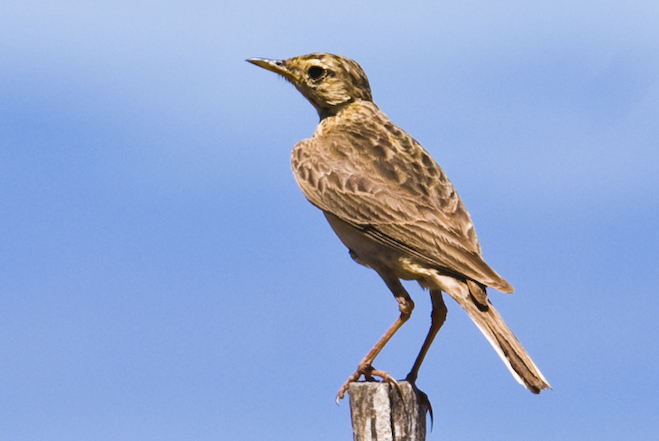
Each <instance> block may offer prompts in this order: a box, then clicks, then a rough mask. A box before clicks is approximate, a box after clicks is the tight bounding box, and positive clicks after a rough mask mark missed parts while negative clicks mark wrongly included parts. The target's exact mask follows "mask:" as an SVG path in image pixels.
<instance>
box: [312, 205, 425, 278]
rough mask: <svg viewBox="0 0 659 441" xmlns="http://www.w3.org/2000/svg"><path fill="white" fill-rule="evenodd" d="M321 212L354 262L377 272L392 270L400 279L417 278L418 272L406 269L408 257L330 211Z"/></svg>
mask: <svg viewBox="0 0 659 441" xmlns="http://www.w3.org/2000/svg"><path fill="white" fill-rule="evenodd" d="M323 213H324V214H325V217H326V218H327V221H328V222H329V224H330V226H331V227H332V229H333V230H334V232H335V233H336V235H337V236H339V239H341V242H343V244H344V245H345V246H346V247H348V249H349V250H350V256H351V257H352V258H353V259H354V260H355V262H357V263H359V264H361V265H364V266H367V267H369V268H373V269H374V270H376V271H378V272H381V271H383V270H385V271H387V272H392V273H394V274H395V275H396V277H398V278H400V279H406V280H417V279H419V274H416V273H413V272H410V271H409V270H408V266H409V265H408V263H409V260H410V259H409V258H408V257H406V256H403V255H402V254H401V253H400V251H398V250H395V249H393V248H391V247H389V246H387V245H385V244H383V243H380V242H378V241H376V240H374V239H372V238H371V237H369V236H367V235H366V234H364V232H363V231H361V230H359V229H358V228H355V227H354V226H352V225H350V224H349V223H347V222H345V221H343V220H341V219H339V218H338V217H336V216H335V215H333V214H332V213H329V212H327V211H324V212H323Z"/></svg>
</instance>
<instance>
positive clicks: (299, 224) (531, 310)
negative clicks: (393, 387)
mask: <svg viewBox="0 0 659 441" xmlns="http://www.w3.org/2000/svg"><path fill="white" fill-rule="evenodd" d="M657 23H659V4H657V2H654V1H630V2H612V1H603V2H602V1H600V2H594V1H578V0H577V1H570V2H567V1H551V2H549V1H540V2H531V3H529V2H522V1H504V2H485V1H466V2H465V1H446V2H430V1H426V2H413V1H412V2H392V1H386V2H379V3H377V2H370V3H366V2H349V1H337V2H325V3H322V2H321V3H309V2H296V1H287V2H286V1H285V2H267V1H262V2H259V1H250V0H246V1H242V2H238V1H235V2H227V1H224V2H211V1H201V0H200V1H188V2H175V1H174V2H154V1H144V2H128V1H119V2H83V1H60V2H45V1H31V0H26V1H15V0H8V1H3V2H2V3H1V4H0V59H1V60H2V62H1V63H0V103H1V104H0V415H1V417H0V439H2V440H13V441H22V440H49V441H59V440H62V441H64V440H66V441H71V440H81V441H82V440H85V441H87V440H95V441H105V440H107V441H124V440H126V441H128V440H135V441H142V440H158V441H175V440H248V441H249V440H274V441H278V440H282V441H284V440H286V441H288V440H297V439H300V440H309V439H313V440H317V441H325V440H349V439H351V437H352V431H351V427H350V411H349V406H348V402H347V400H344V401H343V402H342V403H341V405H340V406H336V405H335V404H334V398H335V394H336V392H337V391H338V389H339V387H340V386H341V384H342V383H343V381H345V379H346V378H347V377H348V375H350V374H351V373H352V372H353V371H354V370H355V368H356V367H357V364H358V362H359V361H360V360H361V358H362V357H363V355H364V354H365V353H366V352H367V351H368V349H370V347H371V346H372V345H373V343H374V342H375V341H376V340H377V339H378V338H379V337H380V335H381V334H382V333H383V332H384V330H385V329H386V328H387V327H388V326H389V325H390V324H391V323H392V322H393V320H394V319H395V318H396V317H397V315H398V308H397V303H396V301H395V299H394V298H393V296H392V295H391V293H390V292H389V291H388V290H387V288H386V286H385V285H384V283H382V281H381V280H380V279H379V277H378V276H377V274H375V272H373V271H372V270H368V269H366V268H363V267H360V266H359V265H357V264H355V263H354V262H353V261H352V260H351V259H350V257H349V256H348V251H347V249H345V247H344V246H343V245H342V244H341V243H340V242H339V240H338V239H337V238H336V237H335V236H334V233H333V232H332V231H331V229H330V227H329V226H328V225H327V223H326V221H325V219H324V217H323V216H322V213H321V212H320V211H318V210H317V209H316V208H315V207H313V206H312V205H311V204H309V203H308V202H307V201H306V200H305V199H304V196H303V195H302V193H301V192H300V191H299V189H298V188H297V185H296V183H295V181H294V179H293V176H292V174H291V171H290V151H291V150H292V148H293V146H294V145H295V143H297V142H298V141H300V140H301V139H304V138H308V137H310V136H311V135H312V134H313V131H314V128H315V126H316V124H317V122H318V115H317V114H316V112H315V110H314V109H313V107H312V106H311V105H310V104H309V103H308V102H307V101H306V100H305V99H304V98H303V97H302V96H301V95H300V94H299V93H298V92H297V91H296V90H295V88H294V87H292V86H291V85H290V84H288V83H287V82H285V81H283V80H281V79H279V78H277V76H276V75H274V74H273V73H270V72H267V71H265V70H263V69H259V68H257V67H256V66H253V65H250V64H249V63H246V62H245V59H246V58H251V57H266V58H288V57H292V56H296V55H302V54H306V53H310V52H318V51H322V52H332V53H337V54H340V55H344V56H347V57H350V58H352V59H354V60H356V61H357V62H359V63H360V65H361V66H362V67H363V68H364V70H365V71H366V73H367V75H368V77H369V80H370V83H371V89H372V91H373V96H374V99H375V102H376V103H377V104H378V105H379V106H380V108H381V109H382V110H383V111H384V112H385V113H386V114H387V115H388V116H389V117H390V118H391V119H392V120H393V121H394V122H395V123H396V124H398V125H399V126H400V127H402V128H403V129H404V130H406V131H407V132H409V133H410V134H411V135H412V136H413V137H414V138H415V139H417V140H418V141H419V142H420V143H421V144H422V145H423V146H424V147H425V148H426V149H427V150H428V151H429V152H430V153H431V154H432V156H433V157H434V158H435V160H436V161H437V162H438V163H439V164H440V166H441V167H442V168H443V169H444V171H445V172H446V173H447V175H448V176H449V178H450V179H451V181H452V182H453V184H454V185H455V187H456V188H457V190H458V192H459V193H460V196H461V198H462V200H463V201H464V203H465V205H466V206H467V208H468V209H469V211H470V213H471V216H472V219H473V221H474V224H475V226H476V230H477V232H478V235H479V238H480V242H481V246H482V249H483V254H484V257H485V260H486V261H487V262H488V264H490V265H491V266H492V267H493V268H494V269H495V270H496V271H497V272H499V273H500V274H501V275H502V276H503V277H505V278H506V280H508V281H509V282H510V283H511V284H512V285H513V286H514V287H515V294H513V295H508V294H501V293H498V292H496V291H494V290H492V291H491V292H490V298H491V300H492V302H493V303H494V305H495V306H496V307H497V309H498V310H499V311H500V312H501V314H502V315H503V317H504V318H505V320H506V322H507V323H508V324H509V325H510V327H511V328H512V330H513V331H514V332H515V334H516V335H517V337H518V338H519V339H520V341H521V342H522V343H523V345H524V346H525V347H526V349H527V350H528V351H529V353H530V354H531V356H532V357H533V359H534V360H535V362H536V363H537V364H538V366H539V367H540V368H541V370H542V371H543V373H544V374H545V376H546V377H547V379H548V380H549V382H550V383H551V385H552V387H553V390H550V391H545V392H543V393H542V394H540V395H539V396H536V395H533V394H531V393H530V392H528V391H527V390H525V389H524V388H523V387H521V386H520V385H518V384H517V382H516V381H515V380H514V379H513V378H512V376H511V375H510V374H509V372H508V371H507V369H506V367H505V366H504V364H503V363H502V362H501V361H500V360H499V357H498V356H497V355H496V353H495V352H494V351H493V350H492V348H491V347H490V345H489V344H488V343H487V341H486V340H485V339H484V338H483V337H482V335H481V334H480V332H479V331H478V329H477V328H476V327H475V326H474V325H473V323H472V322H471V321H470V320H469V318H468V317H467V315H466V314H465V313H464V311H462V310H461V309H460V307H459V306H458V305H457V304H456V303H455V302H453V301H452V300H449V299H447V306H448V309H449V312H448V318H447V321H446V323H445V325H444V327H443V328H442V330H441V331H440V333H439V335H438V337H437V339H436V341H435V344H434V345H433V347H432V348H431V350H430V352H429V354H428V356H427V358H426V361H425V363H424V365H423V366H422V368H421V371H420V375H419V380H418V383H417V384H418V386H419V388H420V389H422V390H423V391H424V392H426V393H427V394H428V396H429V397H430V400H431V402H432V405H433V410H434V415H435V422H434V428H433V431H432V432H430V433H429V434H428V440H461V441H465V440H483V439H488V440H506V441H510V440H524V441H526V440H536V441H544V440H559V439H560V440H591V439H592V440H597V441H608V440H610V441H618V440H622V439H630V440H632V439H633V440H655V439H656V437H657V433H659V401H658V400H657V396H658V395H659V375H657V365H658V364H659V349H658V347H657V337H658V336H659V324H658V322H657V320H656V315H657V310H658V309H659V297H658V295H657V293H656V291H657V288H656V275H657V272H658V269H659V251H658V245H659V233H658V232H657V230H658V229H657V227H658V226H659V191H658V189H659V173H658V172H659V123H658V121H659V26H657ZM406 287H408V288H409V291H410V294H411V295H412V297H413V299H414V301H415V303H416V309H415V311H414V314H413V315H412V318H411V319H410V321H409V322H408V323H407V324H406V325H405V326H404V327H403V329H402V330H401V331H400V332H399V333H398V334H397V335H396V336H395V337H394V339H393V340H392V341H391V342H390V344H389V345H388V346H387V347H386V348H385V350H384V351H383V352H382V354H381V355H380V357H378V359H377V360H376V363H375V365H376V367H378V368H380V369H384V370H387V371H388V372H390V373H391V374H392V375H393V376H394V377H395V378H404V377H405V375H406V374H407V372H408V371H409V369H410V367H411V365H412V362H413V360H414V357H415V356H416V353H417V352H418V350H419V348H420V346H421V343H422V341H423V338H424V337H425V333H426V332H427V329H428V327H429V325H430V299H429V296H428V293H426V292H424V291H422V290H421V289H420V288H418V286H416V285H415V284H414V283H408V284H406Z"/></svg>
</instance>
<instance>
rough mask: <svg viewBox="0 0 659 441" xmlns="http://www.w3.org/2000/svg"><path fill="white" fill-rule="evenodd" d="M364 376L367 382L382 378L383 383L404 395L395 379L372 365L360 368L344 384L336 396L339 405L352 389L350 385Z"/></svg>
mask: <svg viewBox="0 0 659 441" xmlns="http://www.w3.org/2000/svg"><path fill="white" fill-rule="evenodd" d="M362 375H363V376H364V378H365V379H366V381H374V380H373V377H374V376H375V377H380V378H382V381H385V382H387V383H389V384H391V385H393V386H394V387H395V388H396V390H398V393H399V394H401V396H402V395H403V390H402V389H401V387H400V385H399V384H398V382H397V381H396V380H394V378H393V377H392V376H391V375H389V374H388V373H387V372H385V371H380V370H377V369H373V366H371V365H366V366H359V368H357V371H356V372H355V373H354V374H352V375H351V376H350V377H348V379H347V380H346V382H345V383H343V386H341V389H339V393H337V394H336V404H339V401H340V400H342V399H343V397H344V396H345V394H346V392H347V391H348V388H349V387H350V383H355V382H357V380H359V377H361V376H362Z"/></svg>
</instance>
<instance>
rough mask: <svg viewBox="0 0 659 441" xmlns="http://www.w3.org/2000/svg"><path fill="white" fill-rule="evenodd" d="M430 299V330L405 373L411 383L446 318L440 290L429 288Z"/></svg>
mask: <svg viewBox="0 0 659 441" xmlns="http://www.w3.org/2000/svg"><path fill="white" fill-rule="evenodd" d="M430 299H431V300H432V313H431V315H430V317H431V324H430V331H428V335H427V336H426V340H425V341H424V342H423V346H421V350H420V351H419V355H417V356H416V361H414V366H412V370H411V371H410V373H409V374H407V378H405V379H406V380H407V381H409V382H410V383H412V384H414V383H416V378H417V376H418V374H419V368H420V367H421V363H423V359H424V358H425V357H426V354H427V353H428V349H430V345H431V344H432V341H433V340H434V339H435V336H436V335H437V332H439V329H440V328H441V327H442V325H443V324H444V321H445V320H446V312H447V310H446V305H445V304H444V299H443V298H442V292H441V291H440V290H438V289H431V290H430Z"/></svg>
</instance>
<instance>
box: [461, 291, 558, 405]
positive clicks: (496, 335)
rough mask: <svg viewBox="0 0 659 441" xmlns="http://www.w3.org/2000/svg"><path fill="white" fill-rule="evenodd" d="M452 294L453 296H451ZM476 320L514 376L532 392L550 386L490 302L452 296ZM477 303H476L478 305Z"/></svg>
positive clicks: (535, 392)
mask: <svg viewBox="0 0 659 441" xmlns="http://www.w3.org/2000/svg"><path fill="white" fill-rule="evenodd" d="M454 298H455V297H454ZM455 300H457V301H458V303H459V304H460V306H462V307H463V308H464V309H465V310H466V311H467V313H468V314H469V317H470V318H471V319H472V320H473V321H474V323H476V326H478V329H480V330H481V332H482V333H483V335H484V336H485V338H487V340H488V341H489V342H490V344H491V345H492V347H493V348H494V350H495V351H497V353H498V354H499V357H501V359H502V360H503V362H504V363H505V364H506V366H508V369H509V370H510V372H511V373H512V374H513V376H514V377H515V379H516V380H517V381H518V382H519V383H520V384H522V385H524V386H526V387H527V389H529V390H530V391H531V392H533V393H534V394H537V393H540V391H541V390H543V389H547V388H551V386H550V385H549V383H548V382H547V380H546V379H545V377H544V376H543V375H542V372H540V369H538V367H537V366H536V365H535V363H534V362H533V360H532V359H531V357H530V356H529V354H528V353H527V352H526V350H525V349H524V348H523V347H522V344H521V343H520V342H519V341H518V340H517V338H516V337H515V336H514V335H513V333H512V331H511V330H510V328H508V326H507V325H506V323H505V322H504V321H503V319H502V318H501V316H500V315H499V313H498V312H497V310H496V309H494V306H492V303H490V302H488V305H487V307H482V306H480V305H477V304H476V303H475V302H474V301H473V300H472V299H471V298H469V297H467V298H455ZM479 306H480V307H479Z"/></svg>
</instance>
